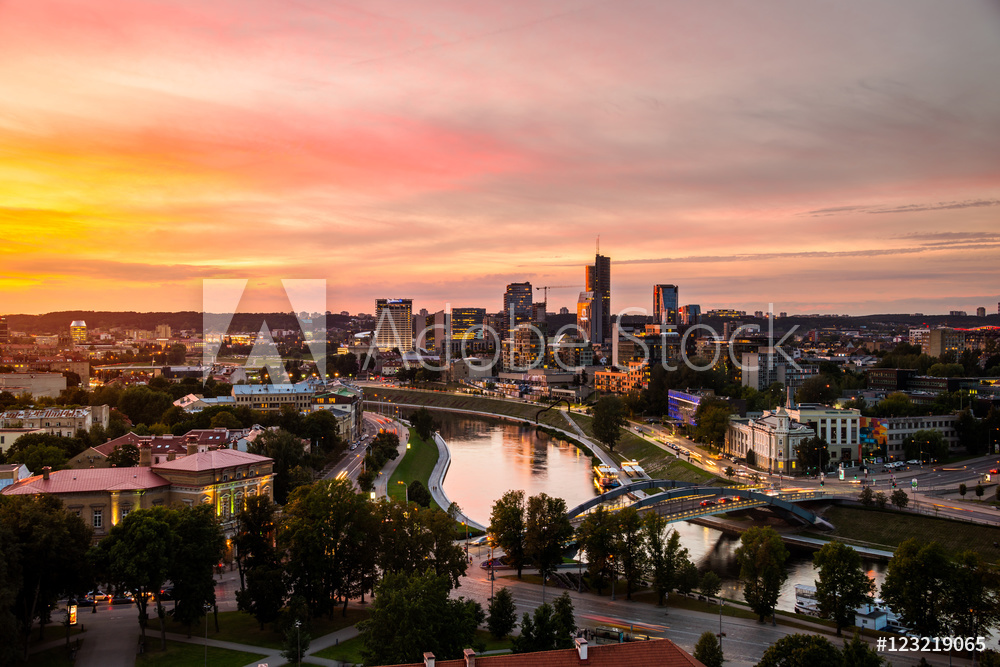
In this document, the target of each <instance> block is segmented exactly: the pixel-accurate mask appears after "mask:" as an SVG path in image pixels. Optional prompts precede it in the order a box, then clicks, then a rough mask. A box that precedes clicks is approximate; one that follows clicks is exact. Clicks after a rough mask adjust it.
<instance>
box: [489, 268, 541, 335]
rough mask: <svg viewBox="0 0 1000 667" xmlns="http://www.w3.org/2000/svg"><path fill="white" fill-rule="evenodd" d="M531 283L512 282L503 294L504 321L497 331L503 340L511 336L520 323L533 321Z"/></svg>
mask: <svg viewBox="0 0 1000 667" xmlns="http://www.w3.org/2000/svg"><path fill="white" fill-rule="evenodd" d="M532 299H533V296H532V294H531V283H528V282H524V283H510V284H509V285H507V291H506V292H504V295H503V322H502V324H501V329H499V330H498V331H497V333H498V334H500V338H501V340H503V339H507V338H510V337H511V335H512V334H513V332H514V329H516V328H517V326H518V325H520V324H524V323H527V322H530V321H531V314H532V311H531V306H532V302H533V301H532Z"/></svg>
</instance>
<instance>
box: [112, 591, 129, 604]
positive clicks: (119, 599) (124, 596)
mask: <svg viewBox="0 0 1000 667" xmlns="http://www.w3.org/2000/svg"><path fill="white" fill-rule="evenodd" d="M133 602H135V600H134V599H133V598H132V595H131V593H128V592H126V591H122V592H121V593H115V594H114V595H113V596H112V597H111V604H132V603H133Z"/></svg>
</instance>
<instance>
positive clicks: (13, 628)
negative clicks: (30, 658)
mask: <svg viewBox="0 0 1000 667" xmlns="http://www.w3.org/2000/svg"><path fill="white" fill-rule="evenodd" d="M16 548H17V547H16V545H15V544H14V536H13V534H12V533H11V531H10V530H9V529H8V528H7V526H6V525H4V524H3V523H0V664H4V665H13V664H15V663H17V662H20V661H21V658H22V655H21V653H20V651H19V646H20V644H21V638H20V637H19V635H20V634H21V633H20V628H19V627H18V622H17V617H15V616H14V611H13V610H14V608H15V607H14V603H15V601H16V599H17V595H18V593H19V591H20V589H21V583H20V581H19V576H18V575H19V571H18V570H19V567H18V562H17V556H16V554H15V550H16Z"/></svg>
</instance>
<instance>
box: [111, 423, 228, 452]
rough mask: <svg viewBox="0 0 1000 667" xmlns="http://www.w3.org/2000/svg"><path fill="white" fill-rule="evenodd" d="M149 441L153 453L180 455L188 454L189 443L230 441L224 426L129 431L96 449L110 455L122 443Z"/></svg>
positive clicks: (211, 444)
mask: <svg viewBox="0 0 1000 667" xmlns="http://www.w3.org/2000/svg"><path fill="white" fill-rule="evenodd" d="M144 442H145V443H148V444H149V446H150V449H151V450H152V453H153V454H164V453H170V452H173V453H174V454H178V455H180V456H184V455H185V454H187V446H188V445H207V446H208V447H210V448H216V447H225V446H226V445H227V444H228V443H229V431H228V430H227V429H224V428H219V429H215V428H203V429H194V430H191V431H188V432H187V433H186V434H184V435H136V434H135V433H132V432H129V433H126V434H125V435H123V436H121V437H119V438H115V439H114V440H108V441H107V442H105V443H104V444H103V445H97V446H96V447H94V449H95V450H96V451H97V452H99V453H100V454H103V455H104V456H110V455H111V452H113V451H115V450H116V449H118V448H119V447H121V446H122V445H136V446H139V444H141V443H144Z"/></svg>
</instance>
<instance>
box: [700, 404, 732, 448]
mask: <svg viewBox="0 0 1000 667" xmlns="http://www.w3.org/2000/svg"><path fill="white" fill-rule="evenodd" d="M732 412H733V410H732V407H731V406H730V405H729V403H728V402H726V401H723V400H720V399H707V400H702V401H701V402H700V403H699V404H698V409H697V410H696V411H695V413H694V419H695V423H696V424H697V426H695V429H694V435H695V438H697V439H698V440H699V441H701V442H706V443H708V444H710V445H712V446H714V447H721V446H722V443H723V442H725V439H726V431H727V430H728V429H729V416H730V415H731V414H732Z"/></svg>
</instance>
